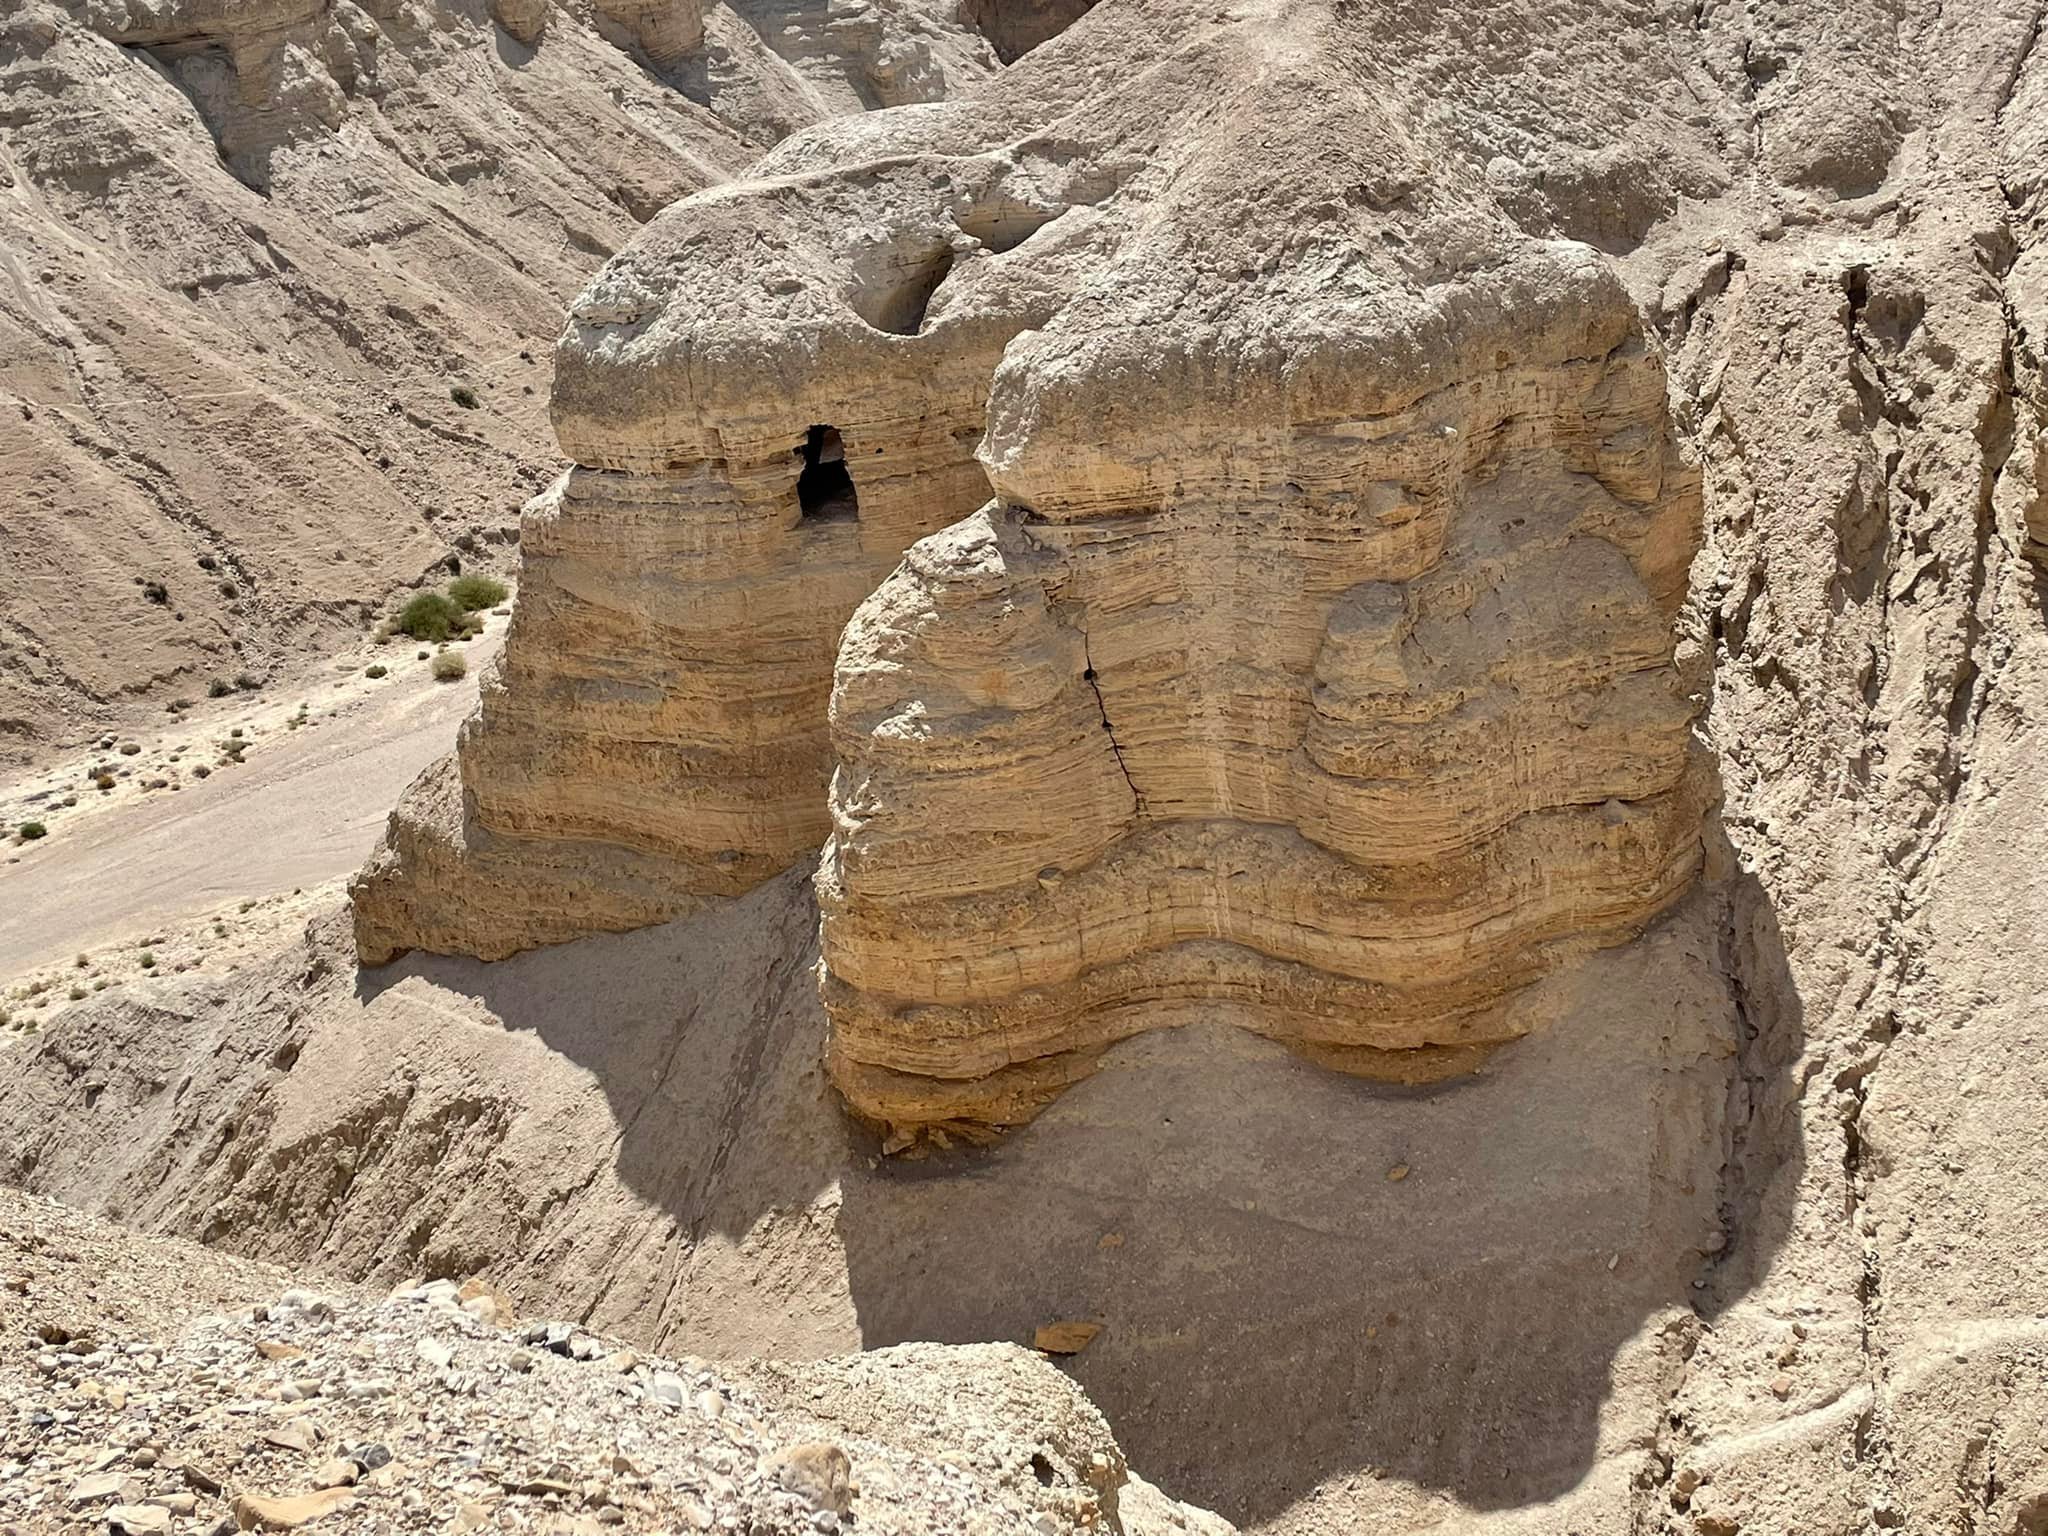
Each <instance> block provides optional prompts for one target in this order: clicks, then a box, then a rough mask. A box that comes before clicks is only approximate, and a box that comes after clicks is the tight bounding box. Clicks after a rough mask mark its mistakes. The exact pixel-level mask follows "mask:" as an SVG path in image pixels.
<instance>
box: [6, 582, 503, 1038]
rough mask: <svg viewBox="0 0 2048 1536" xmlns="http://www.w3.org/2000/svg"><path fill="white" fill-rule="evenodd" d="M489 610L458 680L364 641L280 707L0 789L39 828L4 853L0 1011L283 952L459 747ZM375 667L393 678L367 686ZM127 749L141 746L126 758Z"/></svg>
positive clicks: (210, 717)
mask: <svg viewBox="0 0 2048 1536" xmlns="http://www.w3.org/2000/svg"><path fill="white" fill-rule="evenodd" d="M483 619H484V624H485V629H484V633H483V634H482V635H480V636H479V637H478V638H476V639H475V640H472V641H470V642H469V643H468V644H467V645H464V646H461V647H459V649H460V650H461V651H462V652H463V654H464V655H465V657H466V659H467V663H468V668H469V670H468V672H467V674H466V675H465V676H464V677H463V678H462V679H460V680H459V681H456V682H452V683H445V682H437V681H435V679H434V677H433V675H432V658H433V656H434V655H435V654H436V653H435V650H434V648H433V647H430V646H428V647H423V646H420V645H418V644H417V643H415V642H410V641H408V640H406V638H405V637H404V636H402V635H401V636H398V637H395V638H394V639H392V640H391V641H389V642H387V643H385V644H382V645H373V644H370V643H368V642H367V641H366V642H363V643H361V644H359V645H358V646H357V647H356V648H354V649H353V650H351V651H349V652H347V653H344V654H343V655H341V656H339V657H337V658H336V659H335V660H334V661H332V662H331V663H329V664H328V665H327V666H326V667H324V668H322V669H320V670H319V671H317V672H314V673H311V674H310V675H308V676H306V677H304V678H302V679H300V687H299V688H298V690H297V691H296V693H294V692H293V690H292V689H291V688H290V686H289V685H286V686H284V687H282V688H278V689H273V690H272V693H274V694H277V695H279V697H278V699H277V701H276V702H269V701H264V702H252V701H250V700H248V699H246V698H242V697H234V696H231V697H230V698H228V699H224V700H208V701H206V702H203V703H198V704H195V705H194V706H193V707H192V708H191V709H190V710H187V711H184V712H182V713H181V714H180V715H178V716H176V717H174V718H172V719H169V720H167V721H166V722H165V725H164V726H163V727H161V728H160V729H158V730H157V731H155V732H152V733H149V734H144V733H141V732H138V733H136V734H135V735H133V736H128V737H122V738H119V739H115V738H102V739H103V740H109V741H112V742H113V743H114V745H113V746H112V747H110V748H105V749H103V748H99V747H97V746H96V747H95V748H94V749H93V750H92V751H90V752H88V753H85V754H80V755H73V756H70V757H67V758H60V759H58V760H56V761H54V762H52V763H51V764H49V765H48V766H46V767H45V768H44V769H42V770H41V771H40V772H38V773H36V774H34V775H31V776H28V777H25V778H23V779H21V780H19V781H17V782H16V783H14V784H12V785H9V786H7V787H6V788H5V789H4V790H0V817H4V818H5V825H6V826H7V827H8V828H9V829H10V830H12V829H14V828H17V827H19V826H20V825H21V824H23V823H25V822H27V821H29V820H31V819H34V820H36V821H37V822H38V823H39V824H41V825H43V826H44V827H46V828H47V830H48V835H47V836H45V837H42V838H40V839H37V840H35V841H32V842H23V841H21V840H20V839H19V838H18V837H14V838H10V839H9V840H8V842H7V843H6V844H5V845H4V846H5V855H4V857H5V862H4V863H0V908H4V910H5V911H6V913H7V920H6V921H5V922H4V923H0V984H5V985H6V987H7V990H6V992H5V993H4V994H0V995H4V996H5V998H6V1003H5V1006H7V1007H8V1008H10V1009H12V1010H13V1011H14V1012H16V1013H17V1014H20V1015H21V1017H22V1018H23V1019H26V1018H29V1017H32V1016H33V1014H34V1013H35V1012H36V1011H39V1010H40V1009H41V1008H43V1007H47V1006H48V1005H49V1004H50V1003H52V1002H55V1001H61V1000H64V999H65V998H66V996H67V995H68V994H69V993H70V992H71V991H72V990H73V989H76V988H81V987H82V988H86V989H93V988H96V987H99V986H104V985H105V984H106V983H107V982H108V981H112V980H128V979H139V978H140V977H141V975H142V972H143V970H144V969H145V968H144V967H143V966H142V965H141V964H140V956H141V955H142V954H143V953H145V952H147V953H148V954H150V956H151V957H152V965H151V966H150V967H148V968H149V969H161V970H163V971H167V972H176V971H181V970H185V969H188V968H194V967H201V968H206V969H224V968H227V967H229V966H232V965H235V964H238V963H240V962H241V961H243V960H245V959H246V958H248V957H249V956H251V955H256V954H261V953H265V952H267V950H268V949H270V948H271V947H274V946H275V944H276V943H277V942H278V941H279V940H280V938H282V937H283V936H285V935H286V934H288V933H289V931H290V930H291V928H292V927H294V926H295V925H296V924H298V923H301V922H303V921H304V919H305V915H306V913H307V912H308V911H309V910H311V906H312V904H313V903H314V902H315V901H316V900H317V899H318V898H321V897H329V898H331V897H332V895H333V894H334V892H335V891H336V890H337V889H338V887H339V883H340V882H341V881H343V880H344V879H346V877H347V876H348V874H349V873H350V872H351V871H352V870H354V869H355V868H356V866H357V865H359V864H360V863H361V862H362V859H363V857H364V854H365V853H366V852H367V851H368V849H369V847H370V846H371V844H372V843H373V842H374V841H375V840H376V836H377V832H378V829H379V828H381V827H382V825H383V823H384V819H385V816H386V815H387V814H388V812H389V810H390V807H391V803H392V801H393V800H394V799H395V798H396V796H397V794H398V793H399V791H401V790H402V789H403V788H404V787H405V785H406V784H407V783H408V782H410V781H411V779H412V778H413V777H414V776H415V775H416V774H418V773H419V772H420V771H421V770H422V769H423V768H425V767H426V766H427V765H428V764H430V763H432V762H433V761H434V760H435V759H436V758H438V757H440V756H441V755H443V754H444V753H446V752H447V751H448V750H449V749H450V747H451V746H452V745H453V743H454V740H455V731H456V727H457V726H458V725H460V723H461V721H462V719H463V717H464V716H465V715H467V714H468V713H469V712H470V710H471V709H473V708H474V707H475V705H476V694H477V684H478V682H479V680H480V676H481V674H482V672H483V670H484V668H485V667H486V666H488V665H489V664H490V662H491V661H492V660H493V659H494V658H495V656H496V654H497V651H498V646H499V644H500V643H501V641H502V640H503V636H504V625H505V619H504V617H503V611H502V610H501V611H500V613H499V614H496V615H492V614H486V615H484V616H483ZM372 666H383V667H384V668H385V669H386V675H385V676H384V677H381V678H371V677H369V676H367V675H366V673H367V669H368V668H370V667H372ZM286 698H291V699H292V700H293V702H284V700H285V699H286ZM125 744H133V745H135V746H137V747H138V748H140V750H139V751H138V752H136V753H135V754H133V755H124V754H123V753H122V752H121V750H120V747H121V746H122V745H125ZM238 744H241V745H242V746H243V749H242V750H240V751H231V750H229V749H230V748H232V747H234V746H236V745H238ZM202 765H203V766H205V767H206V769H207V774H206V776H205V777H204V778H199V777H195V776H194V775H195V770H196V769H197V768H198V767H199V766H202ZM101 773H112V774H113V775H115V778H114V782H113V785H112V787H111V788H109V789H106V790H101V789H99V788H97V787H96V785H97V779H98V776H99V775H100V774H101ZM158 783H160V784H161V786H162V787H160V788H154V789H152V788H148V787H147V786H149V785H152V784H158ZM74 798H75V799H76V801H77V803H76V804H75V805H67V804H66V803H65V802H66V801H67V800H71V799H74ZM79 961H83V962H84V963H83V964H80V963H78V962H79Z"/></svg>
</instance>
